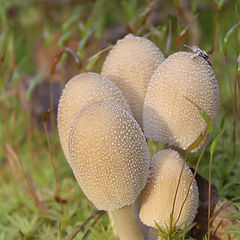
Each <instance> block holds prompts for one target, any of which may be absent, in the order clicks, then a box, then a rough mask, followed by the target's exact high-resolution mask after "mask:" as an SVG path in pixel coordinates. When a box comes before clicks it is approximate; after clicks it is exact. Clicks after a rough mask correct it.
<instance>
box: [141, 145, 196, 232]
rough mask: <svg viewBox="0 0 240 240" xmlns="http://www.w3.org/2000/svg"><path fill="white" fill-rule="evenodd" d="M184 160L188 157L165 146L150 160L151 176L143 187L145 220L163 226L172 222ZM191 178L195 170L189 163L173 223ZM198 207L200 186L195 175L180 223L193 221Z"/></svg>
mask: <svg viewBox="0 0 240 240" xmlns="http://www.w3.org/2000/svg"><path fill="white" fill-rule="evenodd" d="M183 164H184V161H183V159H182V158H181V157H180V155H179V154H178V153H177V152H176V151H173V150H171V149H167V150H162V151H160V152H157V153H156V154H155V155H153V157H152V159H151V163H150V176H149V179H148V182H147V185H146V187H145V188H144V191H143V200H142V206H141V210H140V219H141V220H142V221H143V223H144V224H146V225H148V226H151V227H155V222H156V223H157V224H158V225H159V226H160V227H161V228H165V224H167V225H168V226H169V223H170V214H171V212H172V206H173V201H174V196H175V192H176V189H177V184H178V179H179V176H180V172H181V169H182V166H183ZM191 179H192V172H191V170H190V169H189V168H188V166H187V165H186V164H185V167H184V170H183V174H182V177H181V180H180V185H179V189H178V194H177V198H176V203H175V211H174V214H173V224H174V223H175V221H176V219H177V217H178V215H179V213H180V209H181V206H182V204H183V201H184V199H185V197H186V195H187V189H188V187H189V185H190V182H191ZM197 208H198V188H197V184H196V181H195V179H194V181H193V183H192V185H191V187H190V191H189V195H188V197H187V200H186V202H185V205H184V207H183V211H182V213H181V216H180V218H179V220H178V222H177V225H176V227H177V228H183V227H184V225H188V224H191V223H192V222H193V220H194V218H195V216H196V213H197Z"/></svg>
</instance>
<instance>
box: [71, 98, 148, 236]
mask: <svg viewBox="0 0 240 240" xmlns="http://www.w3.org/2000/svg"><path fill="white" fill-rule="evenodd" d="M69 154H70V157H71V166H72V169H73V172H74V175H75V177H76V179H77V181H78V183H79V185H80V187H81V189H82V190H83V192H84V193H85V195H86V196H87V198H88V199H89V200H90V201H91V202H93V203H94V205H95V206H96V207H97V208H98V209H102V210H107V211H110V214H111V216H112V219H113V222H114V223H113V224H114V227H115V228H116V231H117V232H118V236H119V238H120V239H129V240H130V239H131V240H135V239H136V240H137V239H139V240H140V239H142V236H141V233H140V230H139V229H138V228H137V222H136V219H135V216H134V212H133V208H132V206H131V204H133V203H134V202H135V201H136V199H137V197H138V196H139V194H140V192H141V191H142V190H143V188H144V186H145V184H146V182H147V177H148V169H149V152H148V148H147V144H146V140H145V138H144V135H143V133H142V131H141V129H140V127H139V125H138V124H137V122H136V120H135V119H134V118H133V117H132V116H131V115H130V114H129V113H128V112H127V111H125V110H124V109H122V108H121V107H119V106H117V105H114V104H111V103H108V102H105V101H102V102H95V103H91V104H89V105H87V106H85V107H84V108H82V109H81V110H80V111H79V113H78V114H77V116H76V117H75V118H74V120H73V123H72V126H71V129H70V135H69Z"/></svg>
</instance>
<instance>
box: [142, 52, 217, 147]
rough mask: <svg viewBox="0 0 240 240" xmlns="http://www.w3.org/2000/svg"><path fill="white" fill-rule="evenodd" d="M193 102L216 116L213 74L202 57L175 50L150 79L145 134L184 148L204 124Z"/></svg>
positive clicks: (215, 93)
mask: <svg viewBox="0 0 240 240" xmlns="http://www.w3.org/2000/svg"><path fill="white" fill-rule="evenodd" d="M196 106H198V107H200V108H202V109H203V110H204V111H205V112H206V113H207V114H208V116H209V117H210V118H211V119H213V120H215V119H216V116H217V111H218V84H217V80H216V77H215V74H214V72H213V70H212V67H211V66H210V64H209V63H208V61H206V60H205V59H204V58H203V57H201V56H196V54H194V53H190V52H176V53H174V54H172V55H171V56H169V57H168V58H167V59H166V60H164V61H163V62H162V64H160V66H159V67H158V68H157V70H156V71H155V73H154V74H153V76H152V79H151V81H150V83H149V86H148V89H147V93H146V97H145V102H144V106H143V130H144V134H145V137H147V138H152V139H154V140H155V141H159V142H164V143H166V144H169V145H172V146H175V147H178V148H182V149H184V150H185V149H187V147H189V146H190V145H191V144H192V143H193V142H194V141H195V140H196V139H197V138H198V137H199V135H200V134H203V133H204V131H205V130H206V127H207V126H206V123H205V121H204V119H203V118H202V116H201V115H200V113H199V110H198V108H197V107H196ZM199 148H200V146H199ZM196 150H197V149H195V151H196Z"/></svg>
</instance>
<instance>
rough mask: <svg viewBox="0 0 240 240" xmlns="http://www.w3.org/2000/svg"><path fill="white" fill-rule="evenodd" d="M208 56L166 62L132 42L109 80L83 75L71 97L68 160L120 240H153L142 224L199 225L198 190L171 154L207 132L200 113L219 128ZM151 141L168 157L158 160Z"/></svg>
mask: <svg viewBox="0 0 240 240" xmlns="http://www.w3.org/2000/svg"><path fill="white" fill-rule="evenodd" d="M197 49H199V48H197ZM202 52H204V53H205V54H201V53H202ZM202 52H201V50H200V49H199V51H198V52H195V53H190V52H177V53H175V54H173V55H171V56H169V57H168V58H166V59H164V56H163V54H162V52H161V51H160V50H159V49H158V47H157V46H155V45H154V43H152V42H151V41H150V40H148V39H146V38H144V37H135V36H134V35H132V34H129V35H127V36H126V37H124V38H123V39H121V40H119V41H118V42H117V44H116V45H115V46H114V47H113V48H112V50H111V51H110V53H109V55H108V56H107V58H106V60H105V62H104V64H103V68H102V73H101V75H100V74H97V73H90V72H89V73H82V74H79V75H77V76H75V77H74V78H72V79H71V80H70V81H69V82H68V83H67V84H66V86H65V88H64V90H63V93H62V96H61V99H60V102H59V107H58V131H59V138H60V142H61V146H62V149H63V152H64V155H65V157H66V159H67V161H68V163H69V164H70V166H71V168H72V170H73V173H74V175H75V178H76V180H77V181H78V183H79V186H80V187H81V189H82V190H83V192H84V193H85V195H86V196H87V197H88V199H89V200H90V201H91V202H93V204H94V205H95V206H96V207H97V208H98V209H101V210H106V211H108V214H109V216H110V219H111V222H112V225H113V227H114V232H115V235H116V237H118V238H119V239H120V240H143V239H146V236H145V235H144V233H143V230H142V229H141V228H140V227H139V221H138V220H139V218H140V220H141V221H142V223H143V224H145V225H147V226H151V227H154V226H155V224H156V223H157V224H158V225H159V226H160V227H162V228H165V227H166V226H169V224H170V222H169V220H170V217H171V220H172V221H174V226H175V227H176V228H183V227H184V226H185V225H188V224H191V223H192V222H193V221H194V218H195V216H196V213H197V208H198V188H197V184H196V181H195V179H193V176H192V173H191V171H190V169H189V168H188V166H187V165H186V163H185V162H184V161H183V159H182V157H181V155H180V154H179V153H178V152H176V151H174V150H172V149H171V148H179V149H183V150H185V149H187V147H188V146H190V145H191V144H192V143H193V142H194V141H195V139H197V137H198V136H199V135H200V134H202V133H203V132H204V131H205V130H206V128H207V125H206V123H205V122H204V120H203V119H202V118H201V115H200V113H199V108H201V109H203V110H204V111H205V112H206V113H207V114H208V115H209V117H210V118H211V119H212V121H215V119H216V116H217V109H218V85H217V81H216V78H215V75H214V72H213V70H212V68H211V65H210V63H209V62H208V61H207V59H206V52H205V51H202ZM146 138H152V139H154V140H155V141H159V142H163V143H164V144H166V148H168V149H164V150H162V151H160V152H158V153H156V154H154V155H153V157H152V159H151V160H150V159H149V151H148V146H147V142H146ZM196 150H198V148H196V149H194V151H196ZM139 201H141V202H140V204H139ZM136 202H138V206H137V204H136ZM136 208H137V209H136ZM134 209H135V210H134ZM173 210H174V212H173Z"/></svg>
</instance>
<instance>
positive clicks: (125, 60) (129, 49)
mask: <svg viewBox="0 0 240 240" xmlns="http://www.w3.org/2000/svg"><path fill="white" fill-rule="evenodd" d="M163 60H164V56H163V54H162V52H161V51H160V50H159V49H158V48H157V47H156V46H155V45H154V44H153V43H152V42H151V41H150V40H148V39H146V38H144V37H135V36H134V35H133V34H128V35H127V36H125V37H124V38H123V39H121V40H119V41H118V42H117V44H116V45H115V46H114V47H113V49H112V50H111V51H110V53H109V55H108V56H107V58H106V60H105V62H104V64H103V68H102V73H101V74H102V75H104V76H106V77H108V78H109V79H110V80H112V81H113V82H115V83H116V85H117V86H118V87H119V88H120V90H121V91H122V93H123V94H124V95H125V97H126V99H127V102H128V104H129V105H130V108H131V111H132V113H133V116H134V117H135V119H136V120H137V122H138V124H139V125H140V127H142V108H143V102H144V98H145V93H146V89H147V86H148V83H149V81H150V79H151V76H152V75H153V73H154V71H155V69H156V68H157V67H158V66H159V64H160V63H161V62H162V61H163Z"/></svg>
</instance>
